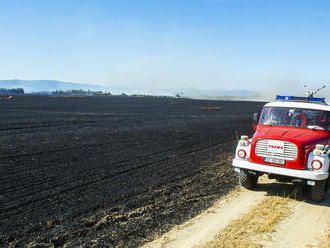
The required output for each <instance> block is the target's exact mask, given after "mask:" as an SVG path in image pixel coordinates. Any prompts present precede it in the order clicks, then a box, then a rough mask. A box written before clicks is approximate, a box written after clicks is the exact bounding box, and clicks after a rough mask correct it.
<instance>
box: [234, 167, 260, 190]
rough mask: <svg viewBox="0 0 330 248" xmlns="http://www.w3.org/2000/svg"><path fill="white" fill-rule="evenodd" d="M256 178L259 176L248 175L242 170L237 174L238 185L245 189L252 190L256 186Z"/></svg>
mask: <svg viewBox="0 0 330 248" xmlns="http://www.w3.org/2000/svg"><path fill="white" fill-rule="evenodd" d="M258 178H259V176H257V175H253V174H250V173H248V172H246V171H244V170H241V171H240V172H239V173H238V179H239V184H240V185H241V186H242V187H244V188H246V189H252V188H253V186H255V185H256V184H257V182H258Z"/></svg>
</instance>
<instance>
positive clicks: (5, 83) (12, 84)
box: [0, 79, 107, 93]
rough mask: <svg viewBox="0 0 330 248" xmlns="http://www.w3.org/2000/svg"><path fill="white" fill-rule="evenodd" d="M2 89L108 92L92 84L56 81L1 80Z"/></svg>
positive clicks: (28, 91)
mask: <svg viewBox="0 0 330 248" xmlns="http://www.w3.org/2000/svg"><path fill="white" fill-rule="evenodd" d="M0 88H6V89H12V88H23V89H24V91H25V92H26V93H31V92H41V91H55V90H64V91H66V90H72V89H82V90H106V89H107V88H106V87H104V86H98V85H91V84H77V83H71V82H60V81H54V80H19V79H13V80H0Z"/></svg>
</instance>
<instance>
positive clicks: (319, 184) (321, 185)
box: [311, 179, 328, 202]
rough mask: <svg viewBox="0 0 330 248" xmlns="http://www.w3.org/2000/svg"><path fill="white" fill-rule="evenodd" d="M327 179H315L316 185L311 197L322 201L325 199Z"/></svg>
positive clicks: (313, 187)
mask: <svg viewBox="0 0 330 248" xmlns="http://www.w3.org/2000/svg"><path fill="white" fill-rule="evenodd" d="M327 180H328V179H326V180H321V181H315V185H314V186H312V188H311V199H312V200H313V201H317V202H321V201H324V199H325V192H326V185H327Z"/></svg>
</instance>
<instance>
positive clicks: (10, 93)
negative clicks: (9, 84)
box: [0, 88, 24, 95]
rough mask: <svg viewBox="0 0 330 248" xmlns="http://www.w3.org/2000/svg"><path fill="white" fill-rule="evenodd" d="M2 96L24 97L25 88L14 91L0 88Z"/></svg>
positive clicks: (14, 89)
mask: <svg viewBox="0 0 330 248" xmlns="http://www.w3.org/2000/svg"><path fill="white" fill-rule="evenodd" d="M0 94H1V95H24V89H23V88H13V89H5V88H0Z"/></svg>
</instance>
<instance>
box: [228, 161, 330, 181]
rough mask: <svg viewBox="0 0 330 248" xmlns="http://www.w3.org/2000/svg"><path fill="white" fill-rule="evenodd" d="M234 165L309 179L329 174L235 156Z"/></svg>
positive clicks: (319, 178)
mask: <svg viewBox="0 0 330 248" xmlns="http://www.w3.org/2000/svg"><path fill="white" fill-rule="evenodd" d="M233 166H234V167H237V168H241V169H248V170H253V171H260V172H264V173H271V174H277V175H283V176H289V177H294V178H302V179H308V180H316V181H319V180H324V179H327V178H328V176H329V172H327V171H308V170H295V169H289V168H283V167H276V166H271V165H264V164H256V163H252V162H250V161H247V160H241V159H237V158H234V159H233Z"/></svg>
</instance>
